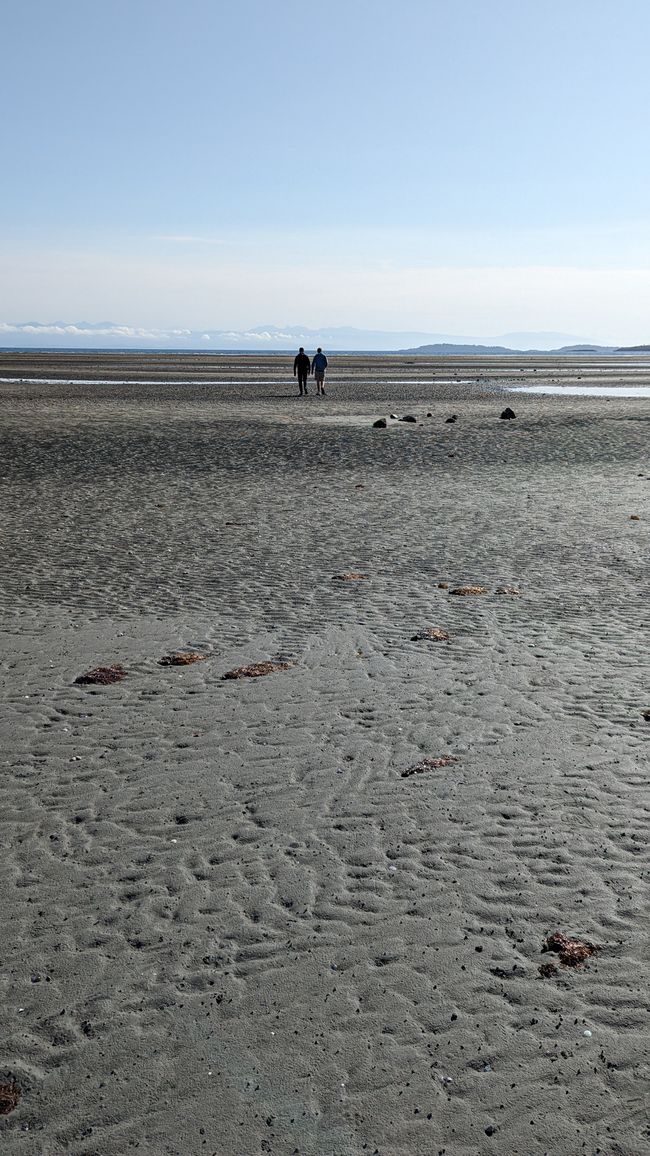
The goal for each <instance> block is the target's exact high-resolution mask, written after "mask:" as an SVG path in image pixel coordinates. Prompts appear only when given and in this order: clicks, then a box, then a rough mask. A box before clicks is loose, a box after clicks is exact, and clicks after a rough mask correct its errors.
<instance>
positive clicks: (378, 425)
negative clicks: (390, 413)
mask: <svg viewBox="0 0 650 1156" xmlns="http://www.w3.org/2000/svg"><path fill="white" fill-rule="evenodd" d="M387 425H388V422H387V421H386V418H385V417H378V418H377V421H373V423H372V428H373V429H386V426H387Z"/></svg>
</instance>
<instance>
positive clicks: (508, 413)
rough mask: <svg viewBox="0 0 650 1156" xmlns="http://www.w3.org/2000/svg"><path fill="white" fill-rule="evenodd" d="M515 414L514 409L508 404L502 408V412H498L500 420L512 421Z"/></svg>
mask: <svg viewBox="0 0 650 1156" xmlns="http://www.w3.org/2000/svg"><path fill="white" fill-rule="evenodd" d="M516 416H517V415H516V413H515V411H514V409H510V406H509V405H507V406H506V408H505V409H504V411H503V413H502V414H500V417H501V420H502V421H512V419H513V418H515V417H516Z"/></svg>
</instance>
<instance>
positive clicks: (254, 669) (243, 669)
mask: <svg viewBox="0 0 650 1156" xmlns="http://www.w3.org/2000/svg"><path fill="white" fill-rule="evenodd" d="M292 666H295V663H294V662H253V663H251V665H250V666H236V667H235V668H234V669H233V670H227V671H226V673H225V674H224V676H223V677H224V678H261V677H262V676H263V675H265V674H275V673H276V672H277V671H279V670H289V669H290V667H292Z"/></svg>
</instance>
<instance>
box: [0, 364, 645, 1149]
mask: <svg viewBox="0 0 650 1156" xmlns="http://www.w3.org/2000/svg"><path fill="white" fill-rule="evenodd" d="M287 364H288V365H289V371H288V372H287ZM290 365H291V363H290V361H289V362H288V363H287V361H286V360H283V359H280V358H277V357H272V358H267V359H264V358H257V357H232V358H224V359H222V358H218V359H214V358H206V357H198V356H197V358H196V359H195V360H192V359H189V358H187V357H186V356H184V357H182V358H179V359H173V358H169V357H168V356H167V355H165V356H161V357H149V356H144V355H138V356H135V355H133V356H128V357H125V358H121V359H120V357H119V356H118V355H108V356H102V355H97V354H92V355H81V356H79V357H78V358H73V357H70V356H68V355H62V354H59V355H54V354H52V355H35V354H26V355H22V356H20V355H16V354H10V353H6V354H2V355H0V378H9V377H17V378H20V379H22V383H21V382H16V383H7V382H5V383H4V384H2V383H0V415H1V422H0V439H1V459H0V487H1V493H0V501H1V507H0V508H1V509H2V558H1V560H0V611H1V621H0V628H1V630H2V643H3V645H2V658H1V660H0V677H1V679H2V701H3V718H2V736H1V737H2V750H3V755H2V761H3V779H4V792H3V807H2V810H1V811H0V826H1V829H2V845H3V856H2V859H1V860H0V872H1V875H2V921H3V925H4V926H3V936H2V971H1V977H2V1006H3V1017H2V1019H3V1026H2V1034H1V1043H0V1083H2V1082H3V1081H4V1082H11V1081H15V1082H16V1084H17V1085H18V1086H19V1087H20V1089H21V1099H20V1103H19V1105H18V1107H17V1108H16V1109H15V1110H14V1111H12V1112H10V1113H9V1114H8V1115H6V1116H0V1140H1V1142H2V1150H3V1152H7V1153H8V1154H11V1156H13V1154H18V1153H20V1154H21V1156H59V1154H61V1153H63V1152H66V1153H72V1154H74V1156H118V1154H119V1156H121V1154H123V1153H127V1152H130V1151H131V1150H132V1149H137V1151H138V1152H139V1153H142V1154H147V1156H166V1154H180V1156H195V1154H196V1156H198V1154H201V1153H210V1154H214V1156H257V1154H258V1153H262V1152H268V1153H272V1154H274V1156H285V1154H286V1156H291V1154H294V1156H362V1154H365V1153H368V1154H372V1153H374V1154H376V1156H377V1154H380V1156H402V1154H404V1156H410V1154H417V1156H419V1154H422V1156H424V1154H426V1156H430V1154H431V1153H434V1154H435V1153H440V1152H444V1153H445V1156H476V1154H480V1156H482V1154H484V1153H491V1152H494V1153H499V1154H500V1156H505V1154H508V1156H511V1154H512V1156H538V1154H540V1156H541V1154H543V1153H549V1154H553V1156H555V1154H558V1156H559V1154H562V1156H567V1154H572V1153H576V1154H577V1153H582V1152H585V1153H590V1154H592V1153H593V1154H595V1153H598V1152H600V1153H603V1154H606V1156H615V1154H625V1156H627V1154H630V1156H636V1154H637V1153H643V1152H646V1151H650V1138H649V1134H648V1130H647V1112H646V1108H647V1101H646V1100H645V1099H644V1094H645V1093H646V1090H647V1082H646V1081H647V1075H648V1055H647V1018H646V1011H645V1009H646V1005H647V978H648V976H647V960H648V935H647V876H648V844H647V821H648V811H649V795H648V740H649V738H650V721H646V719H645V718H644V717H643V713H642V712H643V711H645V710H650V639H649V635H648V625H649V617H650V615H649V612H648V605H649V599H648V580H647V573H648V543H649V537H648V525H649V522H650V502H649V501H648V497H649V495H650V460H649V453H648V446H649V444H650V440H649V434H650V401H648V400H647V399H646V400H644V399H636V398H632V399H629V398H625V399H623V398H621V399H600V398H599V399H592V398H583V397H575V398H574V397H569V396H561V397H539V396H532V395H528V396H524V395H513V394H508V395H506V394H503V393H502V392H500V390H501V388H502V387H504V386H508V385H512V384H525V383H527V382H528V383H536V382H537V383H538V382H539V380H540V375H546V377H547V379H548V380H549V381H552V380H560V381H564V382H566V383H570V382H571V381H576V382H577V381H578V380H580V382H581V384H587V383H592V384H598V383H604V382H606V383H611V382H612V381H619V382H621V383H622V384H623V383H625V384H629V382H630V380H638V381H639V382H644V383H647V380H648V373H647V370H645V369H644V368H643V366H640V365H639V362H638V360H635V359H633V358H629V359H621V360H620V361H618V360H616V361H612V363H610V362H607V365H606V366H605V367H604V368H600V363H599V364H598V365H595V364H594V363H593V362H592V361H591V360H590V359H585V360H584V361H580V360H579V359H574V360H572V361H571V362H569V361H566V360H564V359H563V360H562V361H561V362H560V361H559V360H558V361H557V362H550V361H549V359H547V358H545V359H537V360H535V359H525V358H524V359H508V361H507V362H506V361H501V362H498V361H495V360H494V359H482V360H481V359H472V358H467V359H465V358H463V359H458V361H456V360H454V361H451V360H444V361H442V360H438V361H433V360H430V359H414V358H389V357H387V358H374V357H373V358H367V359H363V358H344V357H336V356H335V357H333V358H332V370H331V373H330V374H329V379H328V382H327V383H326V388H327V391H328V392H327V395H326V397H325V398H324V399H319V398H317V397H313V396H310V397H308V398H305V399H301V398H299V397H297V396H295V385H294V381H293V379H292V378H291V376H290V373H291V369H290ZM188 367H189V368H188ZM644 374H645V376H644ZM35 377H46V378H49V379H52V381H53V383H52V384H27V379H30V378H35ZM73 379H94V380H95V382H96V384H91V385H80V384H74V383H73ZM129 381H131V383H133V382H135V381H158V382H161V381H162V382H165V383H166V384H162V385H161V384H158V385H149V386H147V385H134V384H128V382H129ZM399 381H402V382H408V384H402V385H399V384H395V382H399ZM188 382H190V383H189V384H184V383H188ZM210 382H214V383H215V384H208V383H210ZM225 382H231V383H234V384H220V383H225ZM262 382H267V383H268V384H260V383H262ZM311 388H312V391H313V386H312V387H311ZM507 404H510V405H511V406H512V407H513V408H514V409H515V411H516V413H517V418H516V420H515V421H510V422H507V421H501V420H499V414H500V412H501V410H502V409H503V407H504V406H505V405H507ZM390 413H396V414H398V415H403V414H406V413H411V414H414V415H415V416H416V417H417V418H418V421H417V424H414V425H408V424H405V423H395V424H394V425H393V426H392V427H391V428H388V429H385V430H377V429H373V428H372V421H373V420H374V419H375V418H378V417H380V416H383V415H386V416H387V415H388V414H390ZM427 413H431V414H432V416H431V417H426V414H427ZM452 414H456V415H457V420H456V422H455V423H447V422H446V418H447V417H449V416H451V415H452ZM347 572H354V573H360V574H363V575H365V578H364V579H357V580H352V581H333V578H334V576H336V575H340V574H342V573H347ZM467 585H474V586H481V587H485V588H486V591H487V592H486V593H484V594H479V595H467V596H459V595H454V594H452V593H451V591H452V589H454V588H457V587H459V586H467ZM503 587H509V588H511V589H512V588H515V589H517V590H519V591H520V593H519V594H513V593H499V592H498V591H499V588H503ZM422 627H436V628H439V629H441V630H444V631H446V632H447V633H448V634H449V636H450V638H449V641H431V640H427V639H418V640H415V641H414V640H413V636H414V635H415V634H416V633H417V632H418V631H419V630H420V629H421V628H422ZM181 649H191V650H194V651H196V652H197V653H200V654H201V655H202V656H204V659H205V660H204V661H201V662H197V663H196V664H195V665H192V666H187V667H167V666H160V665H159V661H158V660H159V659H160V658H161V657H162V656H164V655H167V654H169V653H170V652H172V651H177V650H181ZM260 661H275V662H279V663H290V664H292V665H290V666H289V667H288V668H287V669H285V670H281V671H279V672H277V673H274V674H270V675H268V676H266V677H260V678H242V679H238V680H224V678H223V675H224V674H225V673H226V672H227V671H229V670H230V669H232V668H234V667H238V666H243V665H246V664H249V663H254V662H260ZM114 663H120V664H122V666H123V667H124V669H125V671H126V677H125V678H124V679H123V681H121V682H119V683H117V684H115V685H109V686H92V685H91V686H84V685H79V684H76V683H75V679H76V678H77V676H79V675H80V674H82V673H83V672H84V671H87V670H89V669H90V668H92V667H96V666H98V665H111V664H114ZM443 756H450V757H451V758H452V759H454V760H455V761H453V762H451V761H448V762H447V763H446V765H442V766H429V767H428V768H427V769H426V770H424V771H423V772H422V773H418V774H413V775H410V776H407V777H403V772H404V771H406V770H408V769H409V768H410V767H412V766H413V765H414V764H417V763H418V762H419V761H420V760H421V759H422V758H423V757H430V758H434V759H436V758H441V757H443ZM555 931H562V932H565V933H566V934H568V935H572V936H573V935H575V936H578V937H579V938H581V939H584V940H588V941H590V942H592V943H595V944H597V945H598V947H599V949H600V950H599V951H598V952H597V954H596V955H594V956H593V957H591V958H590V959H589V960H588V963H587V966H586V967H584V968H582V969H578V970H576V969H573V968H570V967H564V966H562V965H561V963H560V962H559V960H558V958H557V957H554V956H553V955H551V954H549V953H543V952H542V947H543V944H544V940H545V938H546V936H547V935H548V934H549V933H552V932H555ZM549 960H550V961H553V960H554V961H555V964H556V971H555V973H554V974H550V975H542V974H540V970H539V969H540V965H543V964H545V963H547V962H548V961H549ZM586 1033H590V1034H586Z"/></svg>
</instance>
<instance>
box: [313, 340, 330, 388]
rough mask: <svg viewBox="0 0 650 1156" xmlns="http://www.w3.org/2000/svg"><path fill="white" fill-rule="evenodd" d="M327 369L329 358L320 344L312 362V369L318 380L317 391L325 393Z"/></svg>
mask: <svg viewBox="0 0 650 1156" xmlns="http://www.w3.org/2000/svg"><path fill="white" fill-rule="evenodd" d="M326 369H327V358H326V356H325V354H324V353H323V351H322V349H321V347H320V345H319V346H318V349H317V350H316V352H315V354H314V359H313V361H312V363H311V371H312V373H313V375H314V378H315V380H316V393H318V394H322V395H323V396H324V395H325V370H326Z"/></svg>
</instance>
